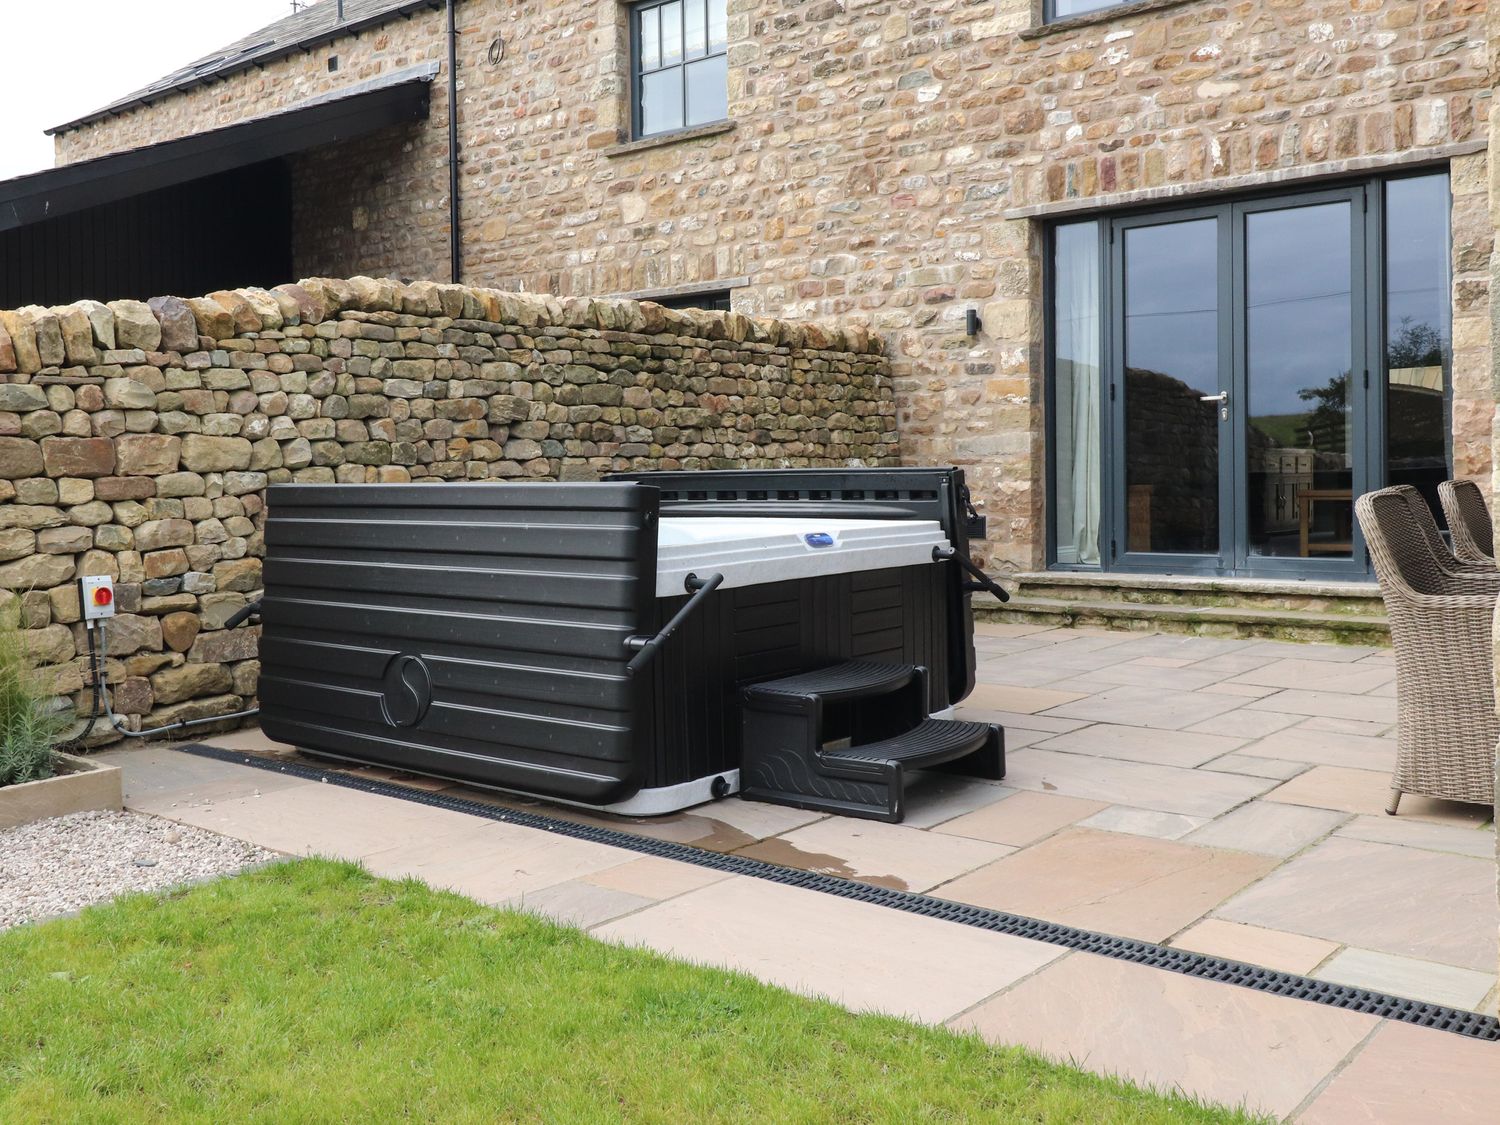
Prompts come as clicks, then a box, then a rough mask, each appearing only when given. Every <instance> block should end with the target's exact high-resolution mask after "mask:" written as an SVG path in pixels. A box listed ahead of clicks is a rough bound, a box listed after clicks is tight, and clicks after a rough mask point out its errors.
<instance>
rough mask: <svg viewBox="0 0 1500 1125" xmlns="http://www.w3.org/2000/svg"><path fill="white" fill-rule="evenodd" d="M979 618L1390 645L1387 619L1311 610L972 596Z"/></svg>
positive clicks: (1141, 630) (1283, 639)
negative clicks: (1002, 602) (1001, 601)
mask: <svg viewBox="0 0 1500 1125" xmlns="http://www.w3.org/2000/svg"><path fill="white" fill-rule="evenodd" d="M974 616H975V617H976V618H977V619H978V620H981V621H1008V622H1012V623H1017V624H1034V625H1060V626H1063V627H1069V628H1071V627H1072V626H1075V625H1093V626H1100V627H1103V628H1108V629H1122V630H1130V631H1134V632H1143V633H1151V632H1159V633H1184V634H1188V635H1191V636H1203V637H1247V638H1260V639H1264V640H1275V641H1302V642H1311V643H1321V644H1358V645H1380V646H1389V645H1390V643H1391V629H1390V623H1389V622H1388V621H1387V620H1386V618H1385V617H1384V616H1383V615H1380V616H1377V615H1374V614H1358V613H1347V612H1341V613H1321V612H1315V611H1313V610H1310V609H1291V610H1288V609H1270V608H1264V607H1261V606H1215V605H1164V604H1159V603H1154V602H1141V601H1104V600H1102V599H1098V598H1072V599H1068V598H1041V597H1032V596H1029V595H1026V596H1023V595H1017V596H1016V597H1013V598H1012V599H1011V600H1010V601H1009V602H1007V603H1005V604H1003V605H1002V604H1001V603H1000V602H998V601H996V600H995V599H994V598H989V597H984V598H981V597H980V596H976V597H975V598H974Z"/></svg>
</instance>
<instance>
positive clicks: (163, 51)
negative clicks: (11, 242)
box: [0, 0, 329, 179]
mask: <svg viewBox="0 0 1500 1125" xmlns="http://www.w3.org/2000/svg"><path fill="white" fill-rule="evenodd" d="M323 2H329V0H323ZM0 6H3V7H4V9H5V11H4V16H3V21H4V24H5V29H4V43H5V63H4V65H3V66H0V106H4V107H5V112H4V113H3V114H0V179H9V178H10V177H12V176H20V175H24V174H25V173H27V172H38V171H41V170H42V169H44V168H50V167H52V138H51V137H49V136H46V135H45V134H44V133H43V132H42V130H44V129H46V128H49V127H50V126H53V125H60V124H62V123H63V122H64V121H70V120H72V119H73V118H75V117H79V116H81V115H83V114H85V113H88V112H89V111H90V110H94V109H99V108H100V107H101V106H105V105H108V104H109V103H110V102H112V101H114V100H115V99H116V98H119V97H121V96H123V95H125V94H128V93H130V92H131V91H132V90H138V89H140V88H141V87H142V86H145V85H146V84H147V83H149V82H152V81H154V80H155V79H157V78H160V77H161V76H162V75H164V74H170V73H171V72H172V71H174V70H176V69H177V68H178V67H180V66H183V65H184V64H186V63H190V62H192V61H193V60H194V59H199V58H203V57H204V56H206V55H209V54H211V53H212V52H213V51H214V50H215V49H216V48H218V47H222V46H224V45H225V44H228V43H233V42H234V41H235V40H236V39H239V38H241V37H242V36H245V35H248V34H249V33H250V32H252V31H254V30H255V29H256V28H259V27H264V26H265V25H266V24H268V23H274V22H275V21H276V20H279V19H281V18H282V17H283V16H287V15H290V14H291V11H292V6H291V3H290V0H0Z"/></svg>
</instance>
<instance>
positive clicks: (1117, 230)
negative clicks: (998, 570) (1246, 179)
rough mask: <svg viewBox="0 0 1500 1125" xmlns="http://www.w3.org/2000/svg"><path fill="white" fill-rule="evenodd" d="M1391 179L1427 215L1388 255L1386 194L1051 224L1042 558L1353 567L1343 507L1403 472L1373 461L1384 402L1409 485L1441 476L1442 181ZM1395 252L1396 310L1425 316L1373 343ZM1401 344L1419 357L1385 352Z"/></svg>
mask: <svg viewBox="0 0 1500 1125" xmlns="http://www.w3.org/2000/svg"><path fill="white" fill-rule="evenodd" d="M1403 182H1404V183H1413V184H1417V185H1419V186H1420V187H1422V188H1423V190H1424V191H1425V196H1424V197H1423V198H1419V199H1418V200H1417V201H1416V202H1417V203H1419V204H1421V205H1422V208H1421V209H1422V210H1423V212H1424V213H1425V214H1426V215H1427V216H1428V217H1429V220H1430V219H1431V217H1432V216H1434V215H1435V216H1436V217H1437V218H1438V219H1440V220H1441V222H1440V224H1439V225H1438V226H1434V225H1433V223H1432V222H1431V221H1429V222H1428V228H1429V229H1418V228H1420V224H1418V225H1417V228H1413V229H1411V230H1408V231H1405V232H1404V234H1403V236H1402V238H1401V239H1397V240H1395V243H1394V245H1393V247H1386V246H1385V244H1384V240H1383V239H1382V237H1381V235H1380V229H1379V228H1380V226H1381V219H1380V216H1381V213H1382V202H1383V200H1384V199H1385V198H1386V196H1385V195H1384V194H1382V185H1380V184H1373V185H1358V186H1354V187H1350V188H1339V189H1335V190H1327V191H1316V192H1308V193H1304V194H1301V195H1297V196H1292V197H1285V196H1283V197H1278V198H1275V199H1265V200H1251V201H1246V202H1238V203H1226V204H1222V205H1218V206H1212V207H1202V208H1197V209H1181V210H1175V211H1172V212H1168V213H1159V214H1153V215H1142V216H1128V217H1120V218H1113V219H1108V220H1103V221H1099V222H1089V223H1080V224H1072V225H1069V226H1062V227H1058V228H1055V230H1054V243H1053V265H1054V276H1053V290H1052V312H1053V318H1052V322H1051V323H1052V337H1051V344H1052V351H1053V356H1052V359H1053V397H1052V403H1051V406H1052V426H1051V433H1052V446H1051V449H1052V480H1051V483H1052V492H1051V495H1052V496H1053V498H1054V500H1053V534H1054V540H1053V543H1054V559H1055V561H1056V562H1058V563H1061V564H1063V565H1082V566H1089V565H1102V566H1104V567H1105V568H1108V569H1115V570H1149V571H1153V572H1158V573H1204V574H1244V575H1258V576H1264V577H1277V576H1282V577H1309V576H1325V577H1328V578H1340V577H1344V578H1356V577H1362V576H1363V575H1364V574H1365V573H1366V560H1365V557H1364V550H1363V546H1362V544H1361V542H1360V539H1359V534H1358V528H1357V527H1356V525H1355V520H1354V499H1355V497H1357V496H1359V495H1360V494H1361V493H1363V492H1365V491H1368V490H1369V489H1371V488H1377V487H1380V486H1381V485H1382V484H1384V483H1385V482H1386V480H1387V479H1388V478H1389V477H1391V476H1393V475H1394V476H1399V475H1400V474H1399V473H1395V474H1392V473H1390V472H1389V471H1388V470H1389V469H1390V467H1391V465H1390V462H1389V461H1388V459H1387V457H1386V456H1385V452H1384V451H1385V449H1386V440H1387V434H1386V432H1385V418H1386V414H1387V411H1386V402H1387V400H1388V399H1389V400H1390V401H1392V402H1397V398H1396V397H1393V396H1394V395H1399V394H1400V393H1401V392H1412V394H1407V395H1406V396H1405V397H1402V398H1400V399H1399V403H1398V405H1399V404H1404V403H1406V402H1407V400H1408V399H1410V400H1411V402H1413V403H1414V404H1415V405H1414V406H1413V407H1411V408H1410V409H1407V408H1405V407H1404V406H1403V409H1402V411H1401V413H1400V419H1401V421H1400V422H1399V425H1400V426H1418V427H1419V428H1421V429H1422V430H1423V434H1422V435H1421V436H1419V437H1418V438H1416V439H1415V441H1416V444H1417V445H1418V446H1419V447H1420V448H1418V449H1417V451H1416V453H1417V462H1419V463H1420V472H1419V474H1418V475H1421V476H1423V479H1422V481H1421V483H1422V484H1424V485H1426V484H1429V483H1432V484H1435V481H1436V479H1440V478H1441V476H1442V475H1443V470H1444V468H1445V464H1446V455H1445V449H1446V447H1445V434H1446V422H1445V417H1446V416H1445V414H1444V401H1445V399H1444V394H1445V387H1446V374H1445V371H1446V351H1447V347H1446V343H1447V331H1448V329H1447V295H1446V286H1447V280H1446V279H1447V274H1446V263H1445V256H1446V248H1447V237H1446V221H1447V211H1446V202H1447V179H1446V176H1428V177H1426V178H1425V182H1424V181H1423V180H1409V181H1403ZM1384 186H1385V187H1387V188H1390V187H1393V186H1394V185H1393V184H1392V185H1384ZM1419 194H1421V193H1419ZM1372 196H1373V197H1374V200H1373V206H1372V199H1371V197H1372ZM1392 198H1393V199H1395V198H1396V197H1395V196H1392ZM1439 228H1440V229H1439ZM1413 235H1414V236H1416V239H1417V241H1418V242H1419V243H1422V244H1413V245H1411V246H1409V247H1407V246H1406V244H1407V242H1411V241H1412V238H1411V236H1413ZM1434 236H1437V237H1434ZM1403 247H1406V249H1405V250H1403V249H1402V248H1403ZM1393 253H1404V254H1406V257H1407V258H1410V259H1412V260H1411V262H1410V263H1409V265H1410V268H1409V269H1406V270H1405V272H1404V273H1403V278H1404V281H1405V282H1406V285H1405V287H1404V288H1403V289H1401V290H1400V292H1402V293H1416V294H1418V296H1416V297H1395V298H1391V300H1392V301H1393V302H1394V303H1395V304H1396V305H1397V306H1398V308H1397V309H1396V310H1395V311H1403V310H1404V308H1405V306H1404V305H1402V304H1401V302H1402V301H1405V302H1406V303H1407V304H1411V303H1412V302H1413V301H1415V302H1417V303H1418V304H1422V303H1423V302H1425V304H1423V306H1422V307H1421V308H1418V309H1417V310H1416V311H1417V312H1418V313H1420V314H1421V316H1422V323H1421V324H1420V325H1419V326H1418V327H1417V328H1416V329H1413V327H1412V318H1411V317H1403V319H1402V320H1401V323H1400V325H1399V326H1398V327H1397V329H1396V330H1395V331H1394V332H1393V333H1387V331H1386V329H1385V327H1384V324H1385V322H1386V320H1387V319H1388V318H1389V316H1390V314H1391V311H1392V310H1389V309H1387V308H1386V304H1387V298H1388V294H1387V293H1386V290H1385V288H1384V283H1383V273H1384V270H1383V268H1382V267H1383V264H1384V263H1385V261H1386V260H1387V258H1388V257H1389V256H1390V255H1391V254H1393ZM1090 263H1095V264H1096V265H1095V268H1089V266H1090ZM1406 264H1408V263H1406V262H1405V260H1404V259H1403V265H1406ZM1426 305H1431V306H1433V308H1432V309H1430V310H1429V309H1427V308H1426ZM1413 332H1415V333H1416V334H1417V335H1421V333H1423V332H1426V333H1428V334H1429V336H1430V339H1429V338H1428V337H1423V339H1424V340H1426V342H1427V343H1429V344H1430V345H1431V346H1430V347H1429V348H1428V349H1427V351H1428V352H1429V353H1430V354H1428V355H1425V356H1424V358H1423V359H1422V360H1420V361H1419V360H1401V359H1398V358H1393V351H1392V349H1393V347H1394V346H1396V345H1397V344H1398V343H1399V342H1400V340H1402V339H1405V338H1406V337H1410V336H1412V335H1413ZM1403 334H1404V335H1403ZM1408 343H1410V341H1408ZM1398 363H1404V364H1407V366H1405V367H1397V366H1396V365H1397V364H1398ZM1406 371H1420V372H1422V373H1423V374H1420V375H1411V376H1407V375H1399V376H1398V372H1406ZM1372 372H1373V378H1372ZM1398 378H1399V381H1400V382H1401V384H1402V385H1400V386H1398V385H1397V383H1398ZM1418 383H1422V384H1423V385H1421V386H1418V385H1416V384H1418ZM1418 392H1420V393H1421V395H1422V396H1424V397H1422V398H1421V401H1420V402H1417V400H1416V398H1413V397H1412V395H1413V394H1416V393H1418ZM1414 411H1415V413H1414ZM1091 413H1092V414H1093V415H1095V416H1094V417H1090V414H1091ZM1409 418H1417V419H1418V422H1415V423H1411V422H1409V421H1408V419H1409ZM1423 442H1425V445H1424V444H1423ZM1408 444H1411V443H1410V442H1408ZM1427 476H1431V477H1433V478H1434V480H1433V481H1432V482H1428V481H1426V479H1425V477H1427Z"/></svg>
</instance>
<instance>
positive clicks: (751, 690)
mask: <svg viewBox="0 0 1500 1125" xmlns="http://www.w3.org/2000/svg"><path fill="white" fill-rule="evenodd" d="M916 674H917V670H916V668H915V667H913V666H912V665H910V664H881V663H877V662H876V661H873V660H850V661H846V662H845V663H843V664H834V665H830V666H829V667H827V668H819V669H817V670H816V671H813V672H799V673H798V674H797V675H795V676H785V677H783V678H782V679H779V680H766V681H764V682H763V683H758V684H751V685H750V686H749V687H747V688H746V689H745V697H746V698H747V699H757V698H764V697H767V696H774V697H776V698H778V699H785V698H787V697H794V698H799V699H802V698H807V697H809V696H814V695H815V696H818V697H819V698H821V699H857V698H859V697H861V696H866V695H878V694H881V693H883V692H888V691H895V690H896V689H898V688H903V687H905V686H906V685H907V684H909V683H911V681H912V678H913V677H914V676H915V675H916Z"/></svg>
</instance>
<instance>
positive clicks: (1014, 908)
mask: <svg viewBox="0 0 1500 1125" xmlns="http://www.w3.org/2000/svg"><path fill="white" fill-rule="evenodd" d="M1275 866H1276V861H1275V860H1273V859H1270V858H1268V857H1264V856H1251V855H1245V854H1243V853H1240V852H1225V851H1214V850H1212V849H1209V848H1196V847H1192V846H1190V845H1187V844H1181V843H1174V842H1172V841H1170V840H1154V839H1149V838H1147V837H1143V836H1127V835H1124V834H1122V833H1118V832H1099V831H1095V830H1092V829H1085V828H1078V827H1075V828H1067V829H1064V830H1063V831H1061V832H1059V833H1058V834H1057V835H1055V836H1051V837H1049V838H1048V839H1046V840H1043V841H1042V842H1041V843H1039V844H1033V845H1032V846H1031V847H1029V848H1026V849H1024V850H1022V851H1018V852H1016V853H1015V854H1013V855H1009V856H1006V857H1005V858H1004V859H1000V860H996V861H995V862H994V863H991V864H989V865H987V866H985V867H981V868H980V869H979V870H977V871H974V872H971V873H970V874H968V875H964V876H961V877H959V878H957V879H955V880H953V881H952V882H951V883H944V884H943V885H942V886H940V887H938V888H937V889H936V890H934V891H933V892H932V893H933V894H935V895H937V896H938V897H939V898H946V899H954V900H956V901H958V902H971V903H973V904H974V905H976V906H987V907H990V908H992V909H995V910H1005V911H1010V912H1011V913H1015V914H1025V915H1028V916H1030V917H1034V918H1046V919H1048V920H1049V921H1053V922H1062V923H1064V924H1066V925H1070V926H1079V927H1081V928H1083V929H1086V930H1102V931H1104V932H1105V933H1110V934H1121V935H1123V936H1125V937H1134V938H1142V939H1144V940H1146V941H1163V940H1165V939H1166V938H1168V937H1170V936H1171V935H1172V934H1175V933H1176V932H1177V931H1178V930H1181V929H1182V928H1183V927H1185V926H1187V925H1190V924H1191V923H1193V922H1195V921H1197V920H1198V919H1199V918H1201V917H1203V915H1204V914H1206V913H1207V912H1208V911H1209V910H1210V909H1212V908H1213V907H1214V906H1216V905H1217V904H1219V903H1220V902H1223V901H1224V900H1225V899H1227V898H1229V896H1231V895H1232V894H1234V893H1235V892H1236V891H1239V890H1242V889H1243V888H1244V887H1246V886H1248V885H1249V884H1250V883H1252V882H1254V881H1255V880H1256V879H1259V878H1261V877H1262V876H1264V875H1266V874H1267V873H1268V872H1270V871H1271V870H1273V869H1274V868H1275Z"/></svg>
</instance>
